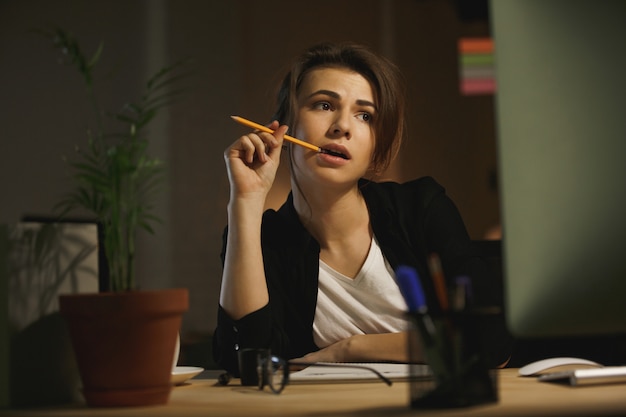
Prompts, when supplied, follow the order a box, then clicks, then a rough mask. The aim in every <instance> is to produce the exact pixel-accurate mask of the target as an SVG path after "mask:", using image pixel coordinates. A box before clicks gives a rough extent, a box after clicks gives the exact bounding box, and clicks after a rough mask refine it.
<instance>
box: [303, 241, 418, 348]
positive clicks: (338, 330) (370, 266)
mask: <svg viewBox="0 0 626 417" xmlns="http://www.w3.org/2000/svg"><path fill="white" fill-rule="evenodd" d="M406 310H407V306H406V302H405V301H404V298H403V297H402V294H401V293H400V289H399V287H398V284H397V283H396V281H395V274H394V272H393V269H392V268H391V266H390V265H389V263H388V262H387V260H386V259H385V257H384V256H383V253H382V251H381V250H380V247H379V246H378V242H377V241H376V238H373V239H372V243H371V245H370V250H369V253H368V255H367V259H366V260H365V263H364V264H363V267H362V268H361V270H360V271H359V273H358V274H357V275H356V277H354V279H352V278H350V277H347V276H345V275H343V274H341V273H339V272H337V271H335V270H334V269H332V268H331V267H329V266H328V265H326V264H325V263H324V262H323V261H322V260H321V259H320V272H319V287H318V290H317V307H316V309H315V319H314V321H313V340H314V341H315V344H316V345H317V346H318V347H319V348H323V347H326V346H328V345H330V344H332V343H334V342H337V341H339V340H341V339H345V338H347V337H349V336H353V335H356V334H369V333H390V332H400V331H404V330H406V329H407V328H408V322H407V320H406V318H405V314H406Z"/></svg>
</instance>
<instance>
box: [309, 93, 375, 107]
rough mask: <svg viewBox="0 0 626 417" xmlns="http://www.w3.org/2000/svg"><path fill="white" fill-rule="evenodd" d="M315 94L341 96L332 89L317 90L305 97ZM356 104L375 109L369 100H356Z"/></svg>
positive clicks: (338, 97) (336, 97)
mask: <svg viewBox="0 0 626 417" xmlns="http://www.w3.org/2000/svg"><path fill="white" fill-rule="evenodd" d="M317 95H324V96H328V97H332V98H334V99H337V100H339V99H341V96H340V95H339V94H337V93H336V92H335V91H332V90H317V91H314V92H312V93H311V94H309V95H308V96H307V97H306V98H307V99H309V98H311V97H314V96H317ZM356 104H358V105H359V106H368V107H372V108H373V109H374V110H377V108H376V105H375V104H374V103H372V102H371V101H369V100H357V101H356Z"/></svg>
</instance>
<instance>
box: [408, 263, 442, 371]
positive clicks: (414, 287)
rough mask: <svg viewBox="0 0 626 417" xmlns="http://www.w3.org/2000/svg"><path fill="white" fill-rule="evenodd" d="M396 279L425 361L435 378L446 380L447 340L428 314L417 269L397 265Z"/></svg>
mask: <svg viewBox="0 0 626 417" xmlns="http://www.w3.org/2000/svg"><path fill="white" fill-rule="evenodd" d="M396 280H397V282H398V286H399V287H400V292H401V293H402V296H403V297H404V299H405V301H406V304H407V306H408V308H409V313H411V315H412V316H414V319H413V323H414V324H415V327H416V328H417V331H418V333H419V335H420V337H421V340H422V347H423V349H424V354H425V356H426V359H427V363H428V365H429V366H430V367H431V369H432V370H433V373H434V375H435V378H436V379H437V380H438V381H439V382H440V383H441V381H445V380H447V379H448V378H449V374H450V370H449V368H448V364H447V361H446V357H447V353H448V341H447V339H446V337H445V335H439V336H438V335H437V329H436V327H435V323H434V322H433V320H432V318H431V317H430V314H428V305H427V304H426V296H425V295H424V289H423V288H422V283H421V282H420V279H419V276H418V274H417V271H416V270H415V269H414V268H412V267H409V266H399V267H398V268H397V269H396Z"/></svg>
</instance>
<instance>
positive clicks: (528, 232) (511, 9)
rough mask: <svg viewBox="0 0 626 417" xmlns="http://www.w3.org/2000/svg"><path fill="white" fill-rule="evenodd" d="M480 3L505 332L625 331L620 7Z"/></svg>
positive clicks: (624, 55)
mask: <svg viewBox="0 0 626 417" xmlns="http://www.w3.org/2000/svg"><path fill="white" fill-rule="evenodd" d="M490 7H491V9H490V18H491V25H492V36H493V38H494V42H495V68H496V82H497V93H496V97H495V103H496V120H497V132H498V133H497V146H498V158H499V186H500V196H501V204H502V206H501V208H502V228H503V235H502V236H503V237H502V245H503V262H504V271H503V273H504V291H505V294H504V295H505V310H506V317H507V323H508V326H509V330H510V331H511V333H512V334H513V335H514V336H517V337H546V336H548V337H555V336H581V335H604V334H618V333H626V43H625V42H626V24H625V22H626V2H624V1H623V0H615V1H612V0H607V1H601V2H598V1H594V0H509V1H491V3H490Z"/></svg>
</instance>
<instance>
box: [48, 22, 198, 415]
mask: <svg viewBox="0 0 626 417" xmlns="http://www.w3.org/2000/svg"><path fill="white" fill-rule="evenodd" d="M45 34H46V35H47V37H48V38H49V39H51V40H52V42H53V45H54V46H55V47H56V48H58V49H59V51H60V52H61V54H62V56H63V58H64V62H66V63H68V64H70V65H71V66H73V67H75V68H76V69H77V70H78V72H79V74H80V76H81V78H82V81H83V83H84V86H85V88H86V93H87V98H88V101H89V103H90V105H91V106H92V108H93V113H94V114H93V116H94V120H95V127H94V128H93V129H92V130H89V131H88V133H87V138H86V142H85V145H84V146H77V157H76V158H72V159H68V160H67V163H68V167H69V168H70V175H71V177H72V179H73V182H74V187H73V189H72V191H71V192H70V193H69V194H68V195H67V196H66V197H65V198H64V199H63V200H62V201H61V202H60V204H59V205H58V209H60V210H61V215H65V214H67V213H70V212H72V211H75V210H77V209H80V210H82V211H87V212H89V213H91V215H92V216H93V217H94V218H95V219H96V221H97V222H98V224H99V225H100V226H101V228H102V239H101V242H100V244H101V245H102V246H103V247H104V252H105V254H106V264H107V266H108V267H107V269H108V283H109V288H107V289H106V291H101V292H99V293H95V294H68V295H61V296H60V297H59V310H60V312H61V315H62V316H63V317H64V318H65V319H66V321H67V323H68V328H69V332H70V337H71V339H72V345H73V348H74V351H75V354H76V359H77V363H78V367H79V371H80V374H81V379H82V389H83V394H84V397H85V400H86V402H87V404H88V405H90V406H137V405H152V404H163V403H166V402H167V401H168V399H169V394H170V391H171V383H170V378H171V371H172V360H173V358H174V354H175V345H176V342H177V337H178V332H179V329H180V325H181V321H182V314H183V313H184V312H185V311H186V310H187V308H188V291H187V289H184V288H174V289H163V290H153V291H143V290H140V289H139V288H138V286H137V281H136V278H135V237H136V234H137V231H138V230H139V229H140V228H143V229H145V230H148V231H150V232H153V229H152V224H153V223H154V221H156V220H158V219H157V217H156V216H155V215H154V214H153V212H152V210H151V209H152V199H153V198H154V196H155V193H157V192H158V191H159V190H160V188H161V186H162V180H163V178H164V167H163V164H162V163H161V161H160V160H158V159H157V158H154V157H151V156H150V155H149V146H148V145H149V142H148V139H147V138H146V127H147V126H148V125H149V123H150V121H151V120H153V119H154V117H155V116H156V115H157V114H158V112H159V110H161V109H163V108H165V107H167V106H168V105H170V104H171V103H172V102H173V99H174V98H175V97H176V96H177V95H178V94H179V93H180V91H177V90H174V89H173V88H172V86H173V85H175V84H177V83H178V82H179V81H180V80H181V78H182V77H183V76H184V74H181V65H182V64H183V63H178V64H175V65H172V66H169V67H166V68H163V69H161V70H159V71H158V72H157V73H156V74H155V75H154V76H153V77H152V78H150V79H149V80H148V82H147V83H146V85H145V91H144V93H143V95H142V96H141V97H140V99H139V100H136V101H134V102H129V103H127V104H124V105H123V106H122V107H121V110H119V111H116V112H112V113H106V112H104V111H102V109H101V108H100V106H99V103H98V100H97V96H96V90H95V88H94V84H95V81H94V80H95V75H94V69H95V68H96V66H97V64H98V63H99V61H100V57H101V54H102V51H103V48H102V43H101V44H100V46H99V47H98V48H97V50H96V52H95V53H94V54H93V55H91V57H89V58H87V57H86V56H85V55H84V54H83V52H82V50H81V47H80V45H79V42H78V41H77V40H76V38H75V37H73V36H72V35H71V34H70V33H68V32H66V31H64V30H62V29H56V30H54V31H51V32H46V33H45ZM105 116H110V117H111V119H110V120H107V121H109V122H113V123H114V124H115V128H112V129H111V130H109V129H108V128H105V120H104V118H105ZM106 125H107V126H108V125H110V123H109V124H106Z"/></svg>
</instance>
